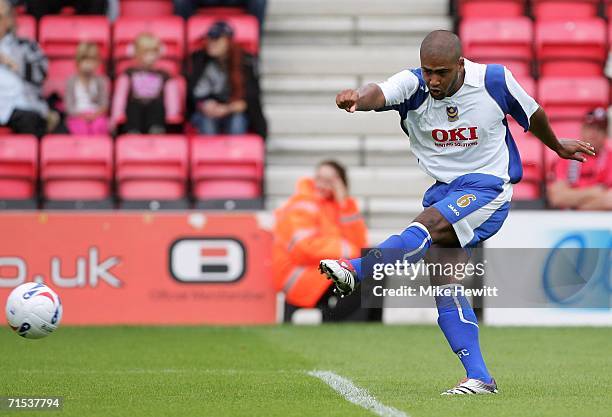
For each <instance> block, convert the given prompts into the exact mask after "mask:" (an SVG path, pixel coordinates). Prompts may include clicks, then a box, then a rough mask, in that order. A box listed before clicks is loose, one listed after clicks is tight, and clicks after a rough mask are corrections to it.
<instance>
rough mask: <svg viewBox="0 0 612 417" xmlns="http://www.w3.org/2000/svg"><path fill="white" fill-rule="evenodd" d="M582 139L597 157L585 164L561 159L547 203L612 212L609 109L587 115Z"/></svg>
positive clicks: (565, 207)
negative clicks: (590, 146) (589, 144)
mask: <svg viewBox="0 0 612 417" xmlns="http://www.w3.org/2000/svg"><path fill="white" fill-rule="evenodd" d="M582 139H583V140H585V141H587V142H589V143H591V144H592V145H593V147H594V148H595V152H596V153H597V155H596V156H591V157H589V158H587V160H586V161H585V162H584V163H580V162H578V161H574V160H566V159H561V160H559V161H558V162H557V164H556V166H555V181H554V182H553V183H552V184H551V185H550V186H549V187H548V201H549V203H550V205H551V206H552V207H554V208H559V209H576V210H612V145H611V144H610V141H609V140H608V115H607V112H606V109H604V108H603V107H599V108H596V109H594V110H593V111H591V112H589V113H588V114H587V115H586V116H585V118H584V121H583V124H582Z"/></svg>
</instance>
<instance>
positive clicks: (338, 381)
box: [308, 370, 409, 417]
mask: <svg viewBox="0 0 612 417" xmlns="http://www.w3.org/2000/svg"><path fill="white" fill-rule="evenodd" d="M308 375H310V376H314V377H315V378H319V379H320V380H322V381H323V382H325V383H326V384H327V385H329V386H330V387H332V388H333V389H334V391H336V392H338V393H339V394H340V395H342V396H343V397H344V398H345V399H346V400H347V401H350V402H352V403H353V404H356V405H358V406H360V407H363V408H365V409H366V410H370V411H371V412H373V413H374V414H377V415H379V416H381V417H409V416H408V414H406V413H404V412H403V411H400V410H398V409H397V408H393V407H389V406H386V405H384V404H382V403H380V402H379V401H378V400H377V399H376V398H375V397H374V396H373V395H371V394H370V393H369V392H368V391H367V390H366V389H364V388H359V387H358V386H357V385H355V384H354V383H353V381H351V380H350V379H348V378H344V377H343V376H340V375H338V374H336V373H334V372H332V371H316V370H315V371H309V372H308Z"/></svg>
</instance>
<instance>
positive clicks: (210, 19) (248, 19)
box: [187, 15, 259, 54]
mask: <svg viewBox="0 0 612 417" xmlns="http://www.w3.org/2000/svg"><path fill="white" fill-rule="evenodd" d="M217 20H219V17H217V16H201V15H197V16H193V17H191V18H190V19H189V20H188V21H187V45H188V49H189V52H190V53H191V52H194V51H196V50H198V49H200V48H202V46H203V45H204V42H205V36H206V33H207V32H208V29H209V28H210V26H212V24H213V23H215V22H216V21H217ZM223 20H225V21H226V22H227V23H228V24H229V25H230V26H231V27H232V28H233V29H234V41H235V42H236V43H237V44H238V45H240V46H241V47H242V48H243V49H244V50H245V51H246V52H249V53H251V54H257V52H258V51H259V24H258V23H257V19H256V18H255V17H253V16H250V15H243V16H226V17H223Z"/></svg>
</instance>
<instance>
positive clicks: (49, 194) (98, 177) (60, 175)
mask: <svg viewBox="0 0 612 417" xmlns="http://www.w3.org/2000/svg"><path fill="white" fill-rule="evenodd" d="M112 150H113V144H112V140H111V138H110V137H107V136H79V135H47V136H45V137H44V138H43V139H42V142H41V152H40V171H41V181H42V184H43V194H44V197H45V199H47V200H59V201H76V200H90V201H103V200H107V199H109V198H110V186H111V179H112V172H113V169H112V165H113V151H112Z"/></svg>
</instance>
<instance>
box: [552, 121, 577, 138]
mask: <svg viewBox="0 0 612 417" xmlns="http://www.w3.org/2000/svg"><path fill="white" fill-rule="evenodd" d="M551 125H552V129H553V132H555V135H557V137H558V138H560V139H580V136H581V130H582V121H579V120H557V121H553V122H552V123H551Z"/></svg>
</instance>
